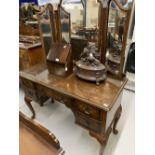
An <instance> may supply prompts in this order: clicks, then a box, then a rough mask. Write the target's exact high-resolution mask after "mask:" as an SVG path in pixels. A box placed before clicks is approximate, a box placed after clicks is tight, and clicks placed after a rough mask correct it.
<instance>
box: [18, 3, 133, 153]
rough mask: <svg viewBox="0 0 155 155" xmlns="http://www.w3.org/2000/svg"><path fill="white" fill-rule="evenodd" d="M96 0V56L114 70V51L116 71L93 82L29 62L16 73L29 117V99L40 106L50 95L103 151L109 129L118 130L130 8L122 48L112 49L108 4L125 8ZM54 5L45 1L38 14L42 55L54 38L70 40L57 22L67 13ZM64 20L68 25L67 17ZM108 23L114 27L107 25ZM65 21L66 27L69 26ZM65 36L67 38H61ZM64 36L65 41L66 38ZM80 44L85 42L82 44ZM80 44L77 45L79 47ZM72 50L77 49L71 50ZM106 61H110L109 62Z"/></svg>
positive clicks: (112, 35)
mask: <svg viewBox="0 0 155 155" xmlns="http://www.w3.org/2000/svg"><path fill="white" fill-rule="evenodd" d="M61 2H62V0H61V1H60V4H61ZM98 2H99V4H100V5H99V7H98V9H99V17H98V18H99V20H98V22H99V23H98V27H99V31H98V39H97V42H96V45H97V47H98V53H100V58H99V60H100V61H101V63H102V64H104V65H106V68H107V70H108V68H109V67H111V68H112V70H113V71H116V69H115V67H114V66H116V65H117V62H116V59H115V58H116V57H115V55H116V54H117V57H119V58H120V62H119V65H117V67H118V68H119V74H118V75H115V74H112V73H113V72H110V70H108V72H110V74H112V76H109V74H108V75H107V79H106V80H105V81H104V82H102V83H100V85H96V84H95V83H93V82H88V81H85V80H81V79H79V78H77V77H76V75H75V74H74V73H71V74H70V75H68V76H66V77H62V76H58V75H54V74H50V73H49V72H48V67H47V65H46V63H43V64H39V65H35V66H32V67H30V68H28V69H26V70H23V71H20V73H19V74H20V79H21V82H22V85H23V88H24V91H25V103H26V104H27V106H28V107H29V109H30V110H31V112H32V114H33V115H32V118H35V116H36V113H35V110H34V109H33V107H32V105H31V101H33V100H35V101H37V103H39V104H40V105H41V106H43V105H44V102H45V101H46V100H47V99H49V98H51V103H53V102H54V100H57V101H59V102H60V103H62V104H65V105H66V107H68V108H70V109H71V110H72V112H73V114H74V116H75V123H76V124H78V125H80V126H81V127H83V128H85V129H86V130H88V132H89V134H90V136H92V137H94V138H96V140H97V141H98V142H99V143H100V145H101V147H100V151H99V155H103V151H104V147H105V145H106V143H107V141H108V138H109V136H110V134H111V132H113V133H114V134H117V133H118V131H117V129H116V126H117V123H118V121H119V118H120V116H121V112H122V106H121V99H122V94H123V89H124V86H125V84H126V82H127V79H126V78H125V76H123V74H122V70H121V68H122V67H123V65H124V48H125V42H126V38H127V36H126V34H127V29H128V23H129V16H130V12H129V15H127V16H126V17H127V18H126V20H125V21H126V22H125V25H124V26H126V29H125V27H123V30H124V31H125V34H124V35H123V36H122V34H121V38H122V39H123V40H124V41H123V44H122V43H121V45H122V46H121V47H123V48H121V49H119V51H117V53H116V51H115V49H116V48H114V47H115V46H114V45H115V44H114V43H116V45H117V46H118V45H119V44H118V43H119V40H118V35H117V33H115V30H116V28H117V27H116V25H117V24H116V23H115V19H114V20H113V21H112V23H110V22H109V19H110V15H111V13H110V10H111V9H113V8H111V7H112V6H113V5H112V4H113V3H114V4H115V6H118V8H119V9H120V10H123V11H125V12H128V11H127V10H126V9H124V8H122V6H121V5H120V3H119V1H118V0H103V1H102V0H98ZM58 6H59V7H58V10H56V11H55V10H53V7H52V6H51V5H48V6H47V7H46V8H45V10H44V11H43V12H42V13H40V14H39V15H38V18H39V23H40V32H41V34H42V37H41V39H42V45H43V49H44V53H45V54H46V55H47V53H48V52H49V49H50V48H51V44H53V43H55V42H61V41H65V42H66V43H71V44H72V45H73V44H74V40H70V36H71V35H70V29H68V31H67V32H66V31H65V32H63V29H61V28H62V26H61V25H62V23H60V21H63V20H60V19H61V16H60V13H64V14H65V15H66V17H68V18H67V19H70V15H69V14H68V13H67V12H66V11H64V9H63V8H62V7H61V5H58ZM47 9H48V10H47ZM61 11H62V12H61ZM116 11H117V10H116ZM129 11H130V10H129ZM123 15H124V14H123ZM45 17H46V18H45ZM53 17H54V18H53ZM58 17H59V18H58ZM112 17H113V16H112ZM51 19H53V20H51ZM123 19H124V16H123ZM45 21H46V22H45ZM54 21H55V22H54ZM67 23H69V25H70V20H69V22H67ZM110 24H112V25H113V26H114V27H112V28H109V27H110ZM43 25H46V27H48V29H47V30H48V31H46V32H45V29H43ZM69 25H68V27H70V26H69ZM113 31H114V32H113ZM66 34H68V35H66ZM108 34H109V36H108ZM47 38H48V39H47ZM66 38H67V40H65V39H66ZM119 39H120V38H119ZM68 40H69V42H67V41H68ZM113 40H114V41H113ZM49 43H50V44H49ZM85 43H86V44H87V40H86V41H85ZM107 43H109V44H107ZM111 45H112V46H111ZM83 46H85V44H84V45H83ZM83 46H82V47H81V48H83ZM117 46H116V47H117ZM75 47H76V46H75ZM75 47H74V48H72V52H73V58H74V59H73V60H77V59H78V55H79V54H78V53H80V52H82V51H78V50H79V49H78V46H77V48H75ZM74 49H77V50H74ZM111 50H113V51H112V52H114V54H113V53H112V54H113V55H112V56H114V58H113V59H110V58H111V57H110V56H107V53H108V54H109V55H110V54H111V53H110V52H109V51H111ZM76 51H77V53H75V52H76ZM109 62H110V63H111V64H112V65H111V64H109ZM51 67H52V66H51ZM114 77H117V78H114Z"/></svg>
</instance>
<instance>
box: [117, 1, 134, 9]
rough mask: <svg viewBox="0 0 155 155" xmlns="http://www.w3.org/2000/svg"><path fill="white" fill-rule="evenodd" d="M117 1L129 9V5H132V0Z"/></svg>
mask: <svg viewBox="0 0 155 155" xmlns="http://www.w3.org/2000/svg"><path fill="white" fill-rule="evenodd" d="M118 1H119V2H120V3H121V5H122V6H123V7H124V8H126V9H129V8H130V7H131V5H132V2H133V0H118Z"/></svg>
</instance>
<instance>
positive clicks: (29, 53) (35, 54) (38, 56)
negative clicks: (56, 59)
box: [19, 42, 45, 70]
mask: <svg viewBox="0 0 155 155" xmlns="http://www.w3.org/2000/svg"><path fill="white" fill-rule="evenodd" d="M44 62H45V55H44V53H43V49H42V46H41V43H40V42H38V43H26V42H20V43H19V69H20V70H23V69H27V68H29V67H30V66H33V65H36V64H39V63H44Z"/></svg>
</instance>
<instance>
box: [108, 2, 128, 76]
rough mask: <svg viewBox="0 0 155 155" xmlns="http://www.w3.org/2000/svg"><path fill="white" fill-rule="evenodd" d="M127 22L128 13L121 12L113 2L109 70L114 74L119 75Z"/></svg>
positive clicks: (109, 25) (111, 3)
mask: <svg viewBox="0 0 155 155" xmlns="http://www.w3.org/2000/svg"><path fill="white" fill-rule="evenodd" d="M126 20H127V12H125V11H123V10H120V9H119V8H118V6H117V4H116V3H115V2H114V1H111V2H110V5H109V17H108V31H107V38H108V39H107V58H108V70H109V71H111V72H113V73H114V74H118V73H119V64H120V63H121V52H122V47H123V41H124V32H125V23H126Z"/></svg>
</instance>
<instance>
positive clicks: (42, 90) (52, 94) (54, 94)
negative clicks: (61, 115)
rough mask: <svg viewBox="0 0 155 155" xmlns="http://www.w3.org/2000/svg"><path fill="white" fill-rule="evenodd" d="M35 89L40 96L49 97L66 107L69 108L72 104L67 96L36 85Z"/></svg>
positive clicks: (71, 100)
mask: <svg viewBox="0 0 155 155" xmlns="http://www.w3.org/2000/svg"><path fill="white" fill-rule="evenodd" d="M36 89H37V91H38V93H39V94H41V95H42V96H48V97H51V98H53V99H54V100H57V101H59V102H62V103H65V105H66V106H68V107H70V106H71V104H72V103H73V99H72V98H70V97H69V96H67V95H64V94H62V93H59V92H56V91H54V90H51V89H49V88H45V87H44V86H41V85H37V86H36Z"/></svg>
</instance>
